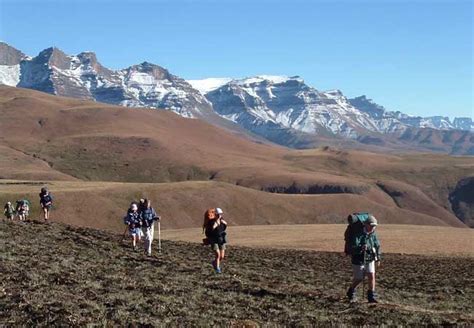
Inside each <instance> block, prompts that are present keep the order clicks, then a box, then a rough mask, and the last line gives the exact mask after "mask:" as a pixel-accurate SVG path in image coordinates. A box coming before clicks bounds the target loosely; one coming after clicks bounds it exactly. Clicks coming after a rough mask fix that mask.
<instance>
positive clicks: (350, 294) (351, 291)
mask: <svg viewBox="0 0 474 328" xmlns="http://www.w3.org/2000/svg"><path fill="white" fill-rule="evenodd" d="M346 295H347V298H348V299H349V301H350V302H355V301H356V296H355V289H354V288H352V287H349V289H348V290H347V293H346Z"/></svg>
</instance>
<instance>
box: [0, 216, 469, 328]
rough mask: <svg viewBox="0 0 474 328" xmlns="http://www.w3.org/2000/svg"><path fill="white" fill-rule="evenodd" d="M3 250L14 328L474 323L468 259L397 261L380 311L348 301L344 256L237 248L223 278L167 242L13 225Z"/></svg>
mask: <svg viewBox="0 0 474 328" xmlns="http://www.w3.org/2000/svg"><path fill="white" fill-rule="evenodd" d="M0 248H1V249H2V252H1V254H0V260H1V265H2V270H1V273H0V275H1V276H0V277H1V279H0V324H2V325H6V326H32V325H34V326H51V325H57V326H70V325H86V324H98V325H104V326H125V325H128V324H147V325H153V326H158V325H162V324H172V325H185V326H189V325H193V326H194V325H199V326H209V325H219V326H229V325H235V326H242V325H248V326H253V325H257V324H262V325H264V324H281V325H321V326H325V325H329V324H332V325H339V324H351V325H363V324H370V325H376V324H377V325H380V324H386V325H416V326H418V325H453V324H463V325H473V324H474V316H473V315H472V304H473V302H474V290H473V287H472V279H471V273H472V272H473V270H474V263H473V262H472V260H467V259H465V258H439V257H436V258H430V257H424V256H402V255H396V254H388V255H386V257H385V259H384V261H383V266H382V267H381V269H380V271H379V275H378V277H379V279H378V281H379V287H378V291H379V294H380V300H383V303H381V304H379V305H376V306H369V305H368V304H367V303H365V302H363V301H360V302H359V303H356V304H349V303H348V302H346V301H345V299H344V292H345V287H346V285H347V282H348V280H349V277H350V269H349V264H348V263H347V259H346V258H344V257H341V256H340V255H338V254H336V253H323V252H305V251H292V250H268V249H250V248H241V247H232V246H231V247H230V248H229V253H228V255H229V256H228V259H227V261H226V262H225V264H224V273H223V274H221V275H216V274H214V273H213V272H212V271H211V266H210V263H209V259H210V252H209V249H208V248H205V247H202V246H199V245H196V244H187V243H179V242H164V244H163V253H162V254H161V255H159V254H155V255H154V256H153V257H151V258H146V257H144V256H143V255H142V254H141V253H136V252H133V251H132V250H131V249H130V247H129V246H128V244H125V243H123V242H122V241H121V238H120V236H118V235H114V234H109V233H105V232H101V231H97V230H92V229H84V228H74V227H71V226H66V225H60V224H52V225H43V224H35V223H27V224H18V223H15V224H11V223H5V222H0ZM427 272H429V274H427ZM359 295H360V291H359Z"/></svg>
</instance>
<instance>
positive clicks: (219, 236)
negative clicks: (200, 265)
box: [207, 207, 227, 273]
mask: <svg viewBox="0 0 474 328" xmlns="http://www.w3.org/2000/svg"><path fill="white" fill-rule="evenodd" d="M223 215H224V211H222V209H221V208H219V207H218V208H216V219H215V220H212V221H211V222H210V227H209V228H210V229H209V230H210V231H209V233H208V234H207V236H208V238H209V243H210V244H211V248H212V250H213V251H214V253H215V259H214V261H212V266H213V267H214V270H215V271H216V273H222V270H221V263H222V261H223V260H224V256H225V249H226V243H227V238H226V236H227V233H226V231H225V230H226V229H227V222H226V221H225V220H224V217H223Z"/></svg>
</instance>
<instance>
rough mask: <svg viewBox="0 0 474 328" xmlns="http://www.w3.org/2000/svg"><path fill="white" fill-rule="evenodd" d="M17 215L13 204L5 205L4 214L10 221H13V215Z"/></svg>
mask: <svg viewBox="0 0 474 328" xmlns="http://www.w3.org/2000/svg"><path fill="white" fill-rule="evenodd" d="M14 213H15V210H14V208H13V205H12V203H11V202H7V203H6V204H5V207H4V209H3V214H4V215H5V217H6V218H7V219H8V220H11V221H13V215H14Z"/></svg>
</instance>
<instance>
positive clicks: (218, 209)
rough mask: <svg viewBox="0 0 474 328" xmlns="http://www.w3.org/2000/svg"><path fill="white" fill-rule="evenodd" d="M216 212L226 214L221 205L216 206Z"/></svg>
mask: <svg viewBox="0 0 474 328" xmlns="http://www.w3.org/2000/svg"><path fill="white" fill-rule="evenodd" d="M216 213H217V214H224V211H223V210H222V209H221V208H220V207H218V208H216Z"/></svg>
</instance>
